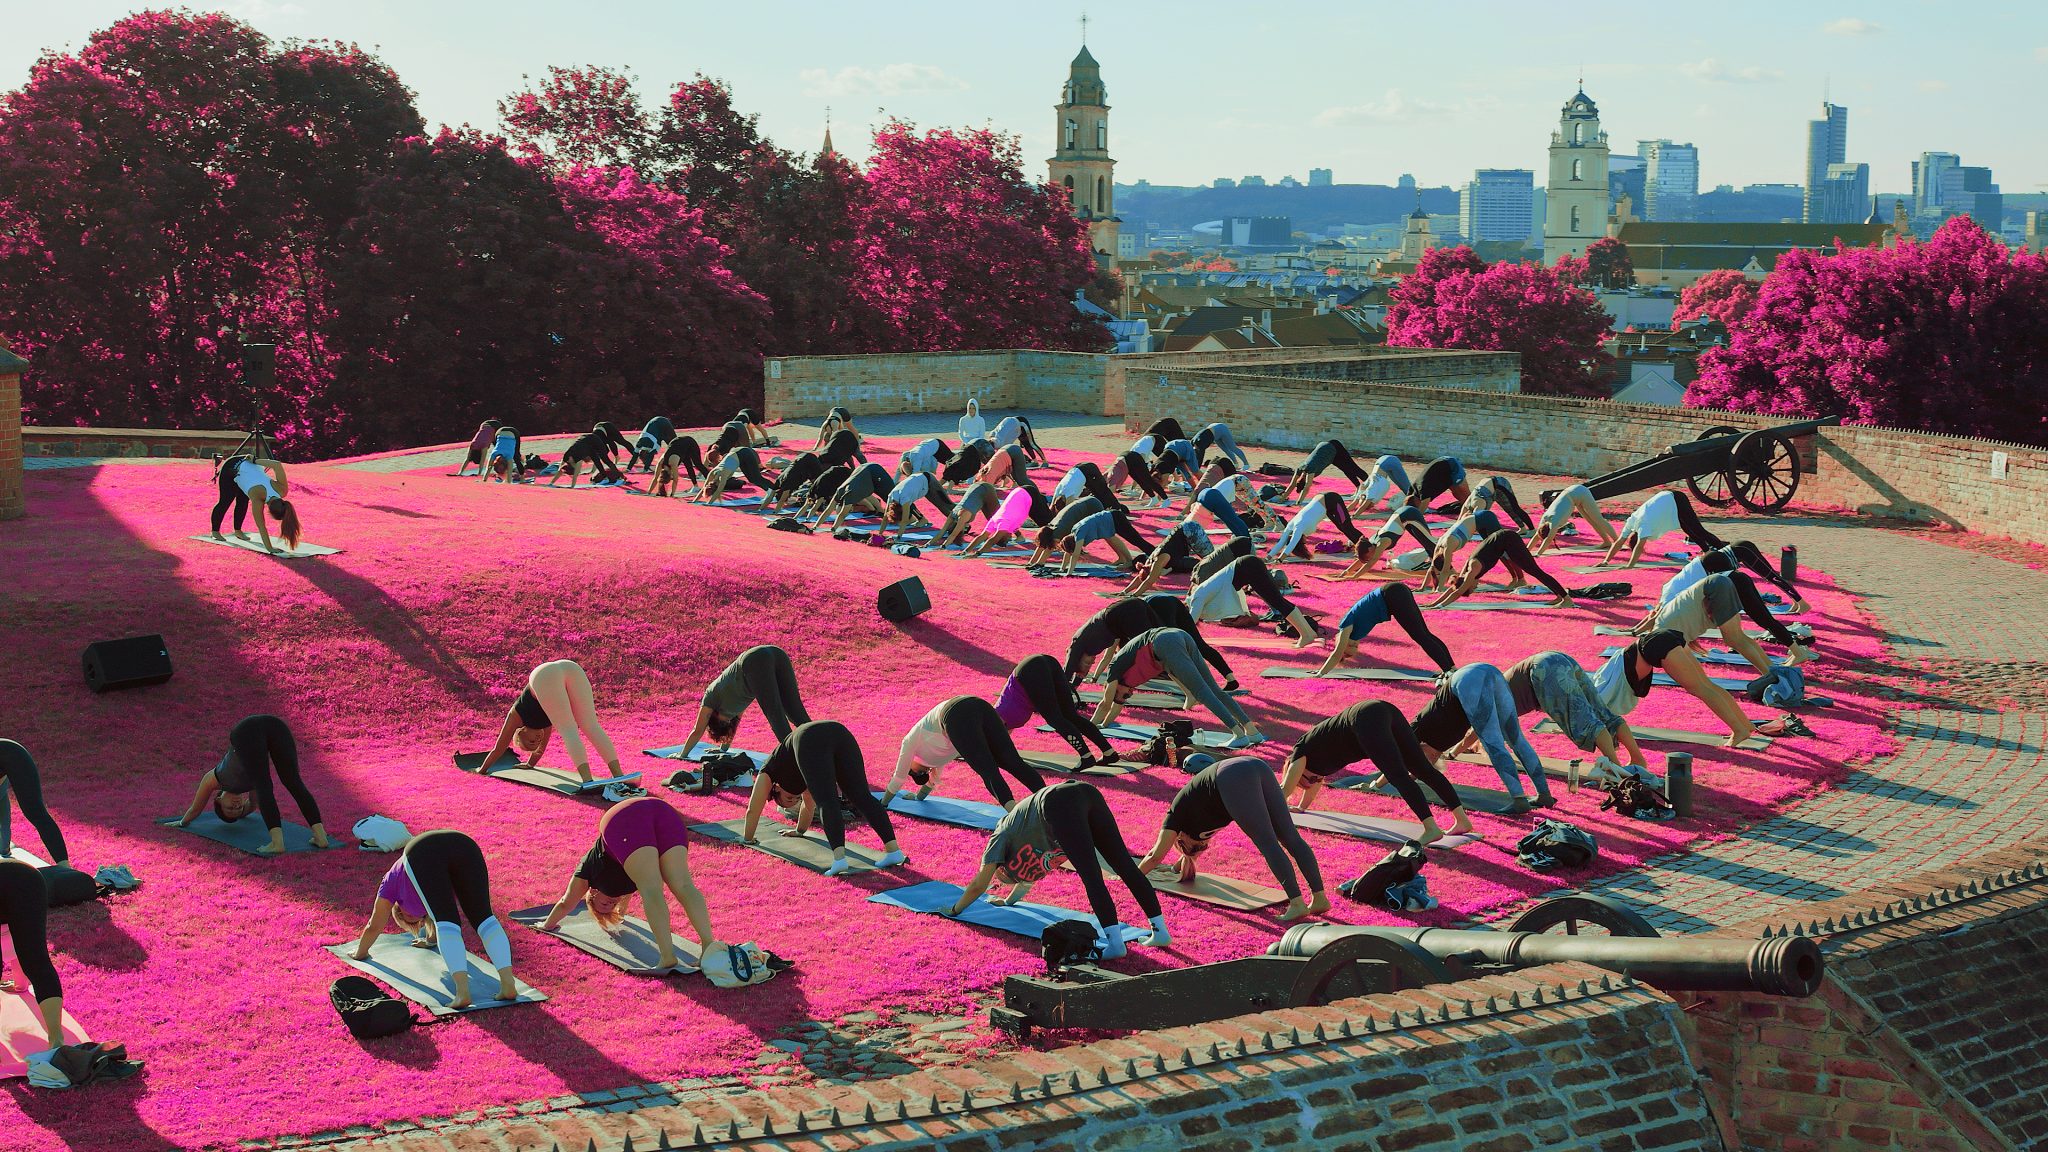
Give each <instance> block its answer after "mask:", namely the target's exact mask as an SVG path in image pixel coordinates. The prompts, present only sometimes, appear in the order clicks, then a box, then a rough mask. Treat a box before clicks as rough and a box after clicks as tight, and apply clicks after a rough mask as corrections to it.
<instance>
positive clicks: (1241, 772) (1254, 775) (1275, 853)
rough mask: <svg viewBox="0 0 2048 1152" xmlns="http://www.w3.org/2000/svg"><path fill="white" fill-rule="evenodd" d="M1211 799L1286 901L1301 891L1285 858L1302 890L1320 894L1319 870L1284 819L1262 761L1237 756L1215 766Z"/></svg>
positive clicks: (1274, 780) (1282, 801)
mask: <svg viewBox="0 0 2048 1152" xmlns="http://www.w3.org/2000/svg"><path fill="white" fill-rule="evenodd" d="M1216 793H1217V795H1218V796H1220V797H1221V798H1222V800H1223V807H1224V809H1225V810H1226V811H1228V812H1229V813H1230V818H1231V820H1233V821H1235V822H1236V824H1237V826H1238V827H1239V828H1242V829H1244V834H1245V835H1246V836H1249V837H1251V841H1252V847H1254V848H1257V849H1258V850H1259V855H1261V856H1263V857H1265V858H1266V867H1267V868H1270V869H1272V871H1273V878H1274V879H1276V880H1278V881H1280V887H1281V889H1282V890H1283V891H1285V892H1286V893H1287V895H1288V897H1289V898H1291V899H1295V900H1299V899H1301V886H1300V885H1299V884H1297V883H1295V880H1294V868H1293V867H1290V866H1289V865H1288V857H1290V856H1291V857H1293V858H1294V865H1295V866H1298V867H1300V869H1301V878H1302V879H1304V880H1306V881H1308V890H1309V891H1311V892H1321V891H1322V890H1323V870H1322V869H1321V868H1318V867H1317V866H1316V855H1315V853H1314V852H1311V851H1309V847H1308V841H1306V840H1304V839H1302V838H1301V832H1300V831H1299V830H1298V829H1296V828H1295V826H1294V817H1293V816H1290V815H1288V812H1287V797H1285V796H1283V795H1282V794H1281V792H1280V780H1279V778H1278V777H1276V776H1274V775H1273V769H1272V768H1271V767H1269V766H1268V765H1267V764H1266V762H1265V761H1263V760H1256V759H1253V758H1252V757H1250V756H1237V757H1233V758H1231V759H1229V760H1225V761H1224V762H1223V763H1221V764H1218V765H1217V766H1216Z"/></svg>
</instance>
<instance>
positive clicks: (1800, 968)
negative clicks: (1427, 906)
mask: <svg viewBox="0 0 2048 1152" xmlns="http://www.w3.org/2000/svg"><path fill="white" fill-rule="evenodd" d="M1359 935H1373V936H1389V937H1395V938H1398V939H1401V940H1407V941H1409V942H1411V943H1413V944H1416V945H1418V946H1419V947H1421V948H1422V949H1423V950H1424V951H1426V952H1429V953H1431V954H1432V955H1434V956H1436V957H1437V958H1438V959H1440V960H1443V961H1445V963H1446V964H1447V965H1449V966H1450V967H1451V968H1452V970H1453V972H1454V973H1455V972H1456V971H1457V970H1458V969H1459V968H1460V967H1463V968H1466V969H1472V968H1487V967H1493V968H1532V967H1535V966H1536V965H1538V964H1554V963H1559V962H1562V961H1567V960H1576V961H1580V962H1582V963H1586V964H1593V965H1596V966H1598V967H1601V968H1606V969H1608V970H1609V971H1612V972H1619V973H1621V974H1622V975H1624V976H1628V977H1631V978H1632V979H1636V980H1640V981H1642V982H1643V983H1645V984H1648V985H1650V986H1651V987H1653V988H1659V989H1662V990H1664V991H1669V992H1763V993H1768V994H1771V995H1774V996H1811V995H1812V994H1813V993H1814V991H1815V990H1816V989H1818V988H1819V987H1820V981H1821V970H1822V964H1821V955H1820V948H1819V947H1818V946H1817V945H1815V944H1814V942H1813V941H1812V940H1809V939H1807V938H1806V937H1804V936H1775V937H1772V938H1771V939H1768V940H1740V939H1734V938H1726V937H1707V936H1675V937H1633V936H1566V935H1552V934H1548V933H1542V932H1469V931H1458V930H1454V929H1449V928H1354V927H1347V926H1343V925H1337V924H1298V925H1296V926H1295V927H1293V928H1290V929H1288V930H1287V934H1286V935H1284V936H1282V937H1281V938H1280V940H1279V942H1278V943H1276V944H1274V945H1272V946H1271V947H1270V948H1268V949H1267V952H1269V953H1270V954H1272V955H1274V956H1312V955H1314V954H1315V953H1317V952H1319V951H1321V950H1322V949H1323V948H1325V947H1327V946H1329V945H1330V944H1333V943H1335V942H1336V941H1338V940H1340V939H1343V938H1344V937H1346V936H1359Z"/></svg>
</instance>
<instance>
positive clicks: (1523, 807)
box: [1501, 796, 1531, 816]
mask: <svg viewBox="0 0 2048 1152" xmlns="http://www.w3.org/2000/svg"><path fill="white" fill-rule="evenodd" d="M1530 807H1531V805H1530V804H1529V798H1528V797H1527V796H1517V797H1515V798H1514V799H1512V800H1509V801H1508V806H1507V807H1506V808H1503V809H1501V815H1503V816H1522V815H1526V814H1527V813H1528V811H1529V809H1530Z"/></svg>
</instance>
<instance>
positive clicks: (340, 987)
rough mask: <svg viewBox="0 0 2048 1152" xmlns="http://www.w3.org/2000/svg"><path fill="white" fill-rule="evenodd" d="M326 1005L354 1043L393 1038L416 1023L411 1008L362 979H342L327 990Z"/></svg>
mask: <svg viewBox="0 0 2048 1152" xmlns="http://www.w3.org/2000/svg"><path fill="white" fill-rule="evenodd" d="M327 999H328V1002H329V1003H331V1004H333V1005H334V1010H335V1011H336V1012H338V1013H340V1014H341V1022H342V1023H343V1024H346V1025H347V1026H348V1032H349V1035H351V1036H354V1037H355V1038H356V1039H358V1040H375V1039H376V1038H377V1037H379V1036H396V1035H398V1034H399V1033H400V1032H404V1031H407V1030H409V1029H411V1028H412V1026H413V1025H414V1024H415V1023H417V1021H415V1020H414V1019H413V1018H412V1009H411V1008H408V1007H406V1003H405V1001H403V1000H398V999H394V998H393V997H392V996H390V995H389V994H387V993H386V992H385V991H384V990H383V989H382V988H379V987H377V985H375V984H373V983H371V982H370V980H369V978H368V977H365V976H343V977H342V978H341V979H339V980H336V981H335V982H334V983H333V984H331V985H329V986H328V989H327Z"/></svg>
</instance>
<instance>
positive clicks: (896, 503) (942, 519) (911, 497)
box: [882, 472, 953, 528]
mask: <svg viewBox="0 0 2048 1152" xmlns="http://www.w3.org/2000/svg"><path fill="white" fill-rule="evenodd" d="M920 500H922V501H924V502H925V503H928V504H930V505H931V506H932V509H933V510H934V511H935V512H937V513H938V514H939V523H941V524H944V523H947V522H949V521H950V520H951V518H952V515H953V499H952V497H950V496H948V495H946V486H945V485H943V484H941V483H939V481H938V479H937V478H936V477H934V476H933V475H932V474H931V473H929V472H912V473H911V474H910V475H909V476H907V477H905V478H904V479H903V480H901V481H899V482H898V483H897V484H896V486H895V487H894V488H891V489H890V490H889V498H888V499H887V500H886V501H884V502H883V505H882V522H883V523H884V524H887V525H889V526H891V527H894V528H908V527H909V526H910V522H911V519H912V518H913V517H917V518H920V519H922V518H923V517H922V513H920V512H919V511H918V510H917V503H918V501H920ZM926 522H927V523H930V521H926Z"/></svg>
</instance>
